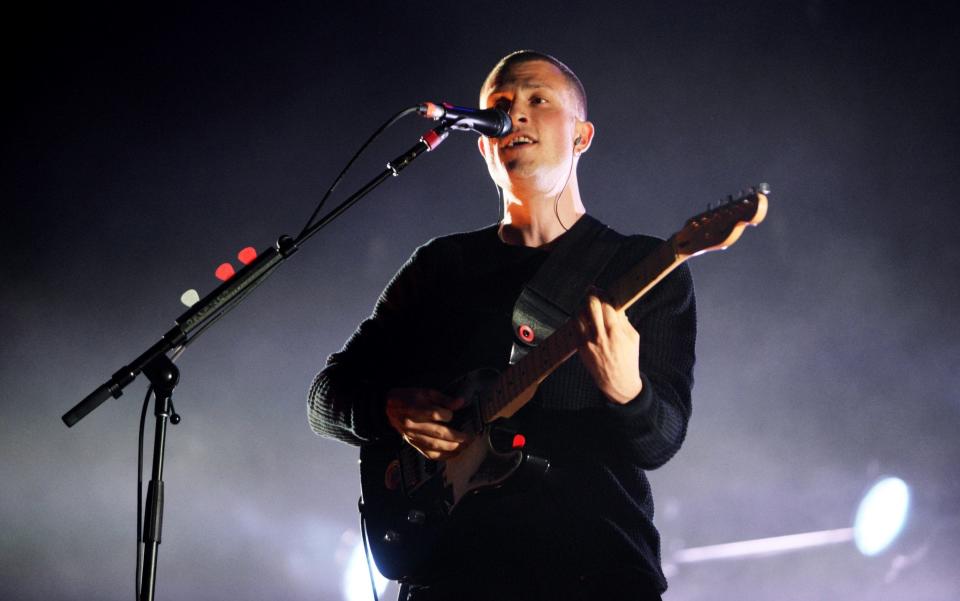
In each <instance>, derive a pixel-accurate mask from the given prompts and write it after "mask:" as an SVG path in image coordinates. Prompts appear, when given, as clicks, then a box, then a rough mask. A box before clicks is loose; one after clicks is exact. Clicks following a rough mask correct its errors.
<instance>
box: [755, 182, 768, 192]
mask: <svg viewBox="0 0 960 601" xmlns="http://www.w3.org/2000/svg"><path fill="white" fill-rule="evenodd" d="M757 192H759V193H760V194H770V184H768V183H760V184H757Z"/></svg>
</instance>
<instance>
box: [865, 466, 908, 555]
mask: <svg viewBox="0 0 960 601" xmlns="http://www.w3.org/2000/svg"><path fill="white" fill-rule="evenodd" d="M909 510H910V489H909V487H907V484H906V482H904V481H903V480H901V479H900V478H884V479H882V480H880V481H879V482H877V483H876V484H874V485H873V486H872V487H870V490H868V491H867V494H866V495H864V497H863V500H862V501H860V506H859V507H858V508H857V516H856V518H855V520H854V523H853V540H854V542H855V543H856V545H857V549H859V550H860V552H861V553H863V554H864V555H868V556H872V555H877V554H879V553H881V552H883V550H884V549H886V548H887V547H889V546H890V544H891V543H893V541H894V540H896V538H897V536H899V535H900V532H901V531H902V530H903V527H904V525H905V524H906V521H907V514H908V513H909Z"/></svg>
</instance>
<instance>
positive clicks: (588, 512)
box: [308, 220, 696, 590]
mask: <svg viewBox="0 0 960 601" xmlns="http://www.w3.org/2000/svg"><path fill="white" fill-rule="evenodd" d="M581 221H582V220H581ZM578 224H579V222H578ZM574 227H577V226H576V225H575V226H574ZM658 242H659V241H658V240H657V239H655V238H651V237H647V236H631V237H629V238H627V239H626V240H625V242H624V243H623V245H622V246H621V248H620V249H619V251H618V252H617V253H616V254H615V255H614V257H613V259H612V260H611V261H610V262H609V264H608V265H607V267H606V269H605V270H604V272H603V273H602V274H601V276H600V277H599V278H598V280H597V283H598V284H599V286H600V287H601V288H602V287H603V286H604V284H608V283H611V282H613V281H615V280H616V278H617V277H618V276H619V275H620V274H622V273H623V272H625V271H626V270H627V269H629V268H630V267H632V266H633V265H635V264H636V263H637V262H639V260H640V259H641V258H642V257H644V256H645V255H646V254H647V253H649V252H650V251H651V250H652V249H653V248H655V247H656V245H657V244H658ZM547 255H548V251H545V250H542V249H536V248H527V247H523V246H512V245H508V244H504V243H503V242H501V240H500V239H499V237H498V235H497V228H496V226H490V227H487V228H484V229H481V230H477V231H474V232H469V233H464V234H454V235H451V236H446V237H442V238H437V239H434V240H431V241H430V242H428V243H427V244H425V245H424V246H422V247H420V248H418V249H417V250H416V252H415V253H414V254H413V256H412V257H411V258H410V259H409V260H408V261H407V263H406V264H405V265H404V266H403V267H402V268H401V269H400V271H399V272H398V273H397V274H396V276H394V278H393V280H392V281H391V282H390V284H389V285H388V286H387V288H386V289H385V290H384V292H383V294H382V295H381V296H380V299H379V301H378V302H377V305H376V308H375V309H374V311H373V314H372V315H371V317H370V318H368V319H366V320H364V321H363V323H361V324H360V326H359V328H358V329H357V331H356V332H355V333H354V334H353V336H351V338H350V339H349V340H348V341H347V343H346V345H345V346H344V348H343V349H342V350H341V351H339V352H337V353H334V354H333V355H331V356H330V358H329V359H328V361H327V365H326V367H325V368H324V369H323V371H321V372H320V373H319V374H318V375H317V377H316V379H315V380H314V383H313V386H312V387H311V389H310V393H309V399H308V414H309V420H310V425H311V427H312V428H313V430H314V431H315V432H317V433H318V434H322V435H324V436H329V437H332V438H336V439H338V440H342V441H345V442H348V443H350V444H354V445H361V444H364V443H366V442H371V441H379V440H383V439H384V438H385V437H395V436H397V433H396V432H395V431H394V430H393V429H392V428H391V427H390V425H389V423H388V422H387V418H386V412H385V393H386V392H387V391H388V390H389V389H391V388H396V387H407V386H417V387H429V388H437V389H443V388H444V387H445V385H446V384H447V383H449V382H450V381H451V380H453V379H454V378H456V377H457V376H459V375H462V374H464V373H466V372H468V371H471V370H473V369H477V368H483V367H493V368H496V369H503V368H504V367H506V365H507V363H508V359H509V354H510V347H511V344H512V342H513V338H512V337H513V333H512V331H511V330H512V328H511V314H512V309H513V304H514V302H515V300H516V298H517V296H518V295H519V293H520V291H521V290H522V288H523V285H524V284H525V283H526V282H527V281H528V280H529V279H530V278H532V276H533V275H534V274H535V273H536V271H537V269H538V268H539V267H540V265H541V264H542V263H543V261H544V259H545V258H546V257H547ZM627 313H628V316H629V318H630V321H631V323H633V325H634V327H636V328H637V330H638V331H639V332H640V359H639V360H640V370H641V377H642V379H643V391H642V392H641V393H640V395H639V396H638V397H637V398H635V399H634V400H632V401H630V402H629V403H627V404H626V405H618V404H615V403H612V402H610V401H608V400H607V399H606V398H605V397H604V396H603V395H602V393H601V392H600V391H599V389H598V388H597V387H596V385H595V384H594V382H593V379H592V377H591V376H590V375H589V373H588V372H587V370H586V368H585V367H584V366H583V364H582V362H581V361H580V359H579V356H578V355H574V356H573V357H572V358H571V359H569V360H568V361H567V362H566V363H564V364H563V365H562V366H561V367H560V368H559V369H558V370H557V371H556V372H554V373H553V374H552V375H551V376H550V377H549V378H547V380H546V381H544V382H543V384H542V385H541V386H540V388H539V390H538V392H537V395H536V396H535V397H534V399H533V400H532V401H531V402H530V403H529V404H528V405H527V406H526V407H524V408H523V409H521V410H520V411H519V412H518V413H517V414H516V415H515V416H514V418H513V420H514V421H515V422H516V424H517V426H518V428H519V429H520V431H521V432H523V434H524V435H525V437H526V440H527V445H526V450H528V451H530V452H534V453H535V454H537V455H540V456H543V457H546V458H548V459H549V460H550V462H551V469H550V472H549V473H548V475H547V476H546V477H545V478H544V479H543V481H542V482H539V483H537V484H536V485H534V486H530V487H528V489H527V490H525V491H523V492H520V493H516V492H515V493H511V494H502V495H500V494H496V493H494V494H490V495H487V496H485V497H483V498H478V499H477V502H475V503H471V504H465V506H463V507H462V508H459V507H458V510H457V511H458V512H463V513H468V514H469V515H467V516H466V519H463V520H460V523H462V524H467V526H465V527H464V528H465V529H464V531H463V532H462V533H461V534H460V536H459V540H461V541H462V543H461V544H460V545H458V546H457V547H456V548H452V549H448V550H438V553H437V555H438V558H441V559H439V560H440V561H442V560H443V559H442V558H451V557H454V558H455V559H454V560H452V561H451V562H450V565H449V566H448V569H449V571H450V572H451V573H458V572H459V573H461V574H460V575H459V576H458V577H463V575H466V577H470V575H471V574H475V575H480V574H485V575H486V576H484V577H489V568H490V567H491V565H493V564H502V565H503V566H510V567H511V569H512V571H514V572H516V573H527V574H534V573H537V574H539V575H540V576H538V577H542V576H544V575H547V576H549V575H550V574H551V572H553V573H556V574H570V573H579V574H590V573H595V572H604V571H615V570H619V571H623V570H627V571H631V572H636V573H639V574H641V575H642V576H643V578H644V579H645V580H646V581H647V582H649V583H650V585H651V587H652V588H655V589H658V590H663V589H665V588H666V581H665V579H664V577H663V574H662V571H661V569H660V548H659V547H660V544H659V535H658V533H657V530H656V528H655V527H654V525H653V499H652V496H651V492H650V485H649V482H648V481H647V478H646V475H645V473H644V471H645V470H649V469H654V468H657V467H659V466H660V465H662V464H663V463H665V462H666V461H667V460H668V459H670V457H672V456H673V454H674V453H676V452H677V450H678V449H679V447H680V444H681V443H682V442H683V438H684V435H685V433H686V426H687V420H688V419H689V416H690V389H691V387H692V385H693V364H694V342H695V338H696V315H695V305H694V296H693V283H692V279H691V277H690V272H689V270H688V269H687V268H686V267H685V266H683V265H682V266H680V267H679V268H678V269H677V270H675V271H674V272H673V273H671V274H670V275H669V276H668V277H667V278H665V279H664V280H663V281H662V282H660V284H658V285H657V286H656V287H655V288H654V289H653V290H652V291H650V292H649V293H648V294H647V295H646V296H644V297H643V298H642V299H640V301H638V302H637V303H636V304H635V305H634V306H633V307H631V308H630V309H629V310H628V312H627ZM494 567H495V566H494ZM571 571H572V572H571ZM514 577H515V576H514Z"/></svg>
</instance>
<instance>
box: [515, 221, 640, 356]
mask: <svg viewBox="0 0 960 601" xmlns="http://www.w3.org/2000/svg"><path fill="white" fill-rule="evenodd" d="M623 239H624V237H623V236H621V235H620V234H618V233H617V232H615V231H613V230H612V229H610V228H609V227H607V226H606V225H604V224H603V223H600V222H599V221H597V220H596V219H594V218H593V217H591V216H589V215H584V216H583V217H581V218H580V219H579V220H578V221H577V223H576V224H574V226H573V227H572V228H570V230H569V231H567V232H566V233H565V234H563V236H561V237H560V238H559V239H558V240H557V244H556V245H555V246H554V248H553V250H551V251H550V255H549V256H548V257H547V260H546V261H544V263H543V265H542V266H541V267H540V269H539V270H538V271H537V273H536V275H534V276H533V278H532V279H531V280H530V281H529V282H527V285H526V286H525V287H524V288H523V291H522V292H521V293H520V296H519V298H517V302H516V303H515V304H514V306H513V334H514V342H513V348H512V349H511V351H510V363H511V364H512V363H516V362H517V361H519V360H520V358H521V357H523V356H524V355H525V354H526V353H527V350H528V349H529V348H532V347H535V346H537V344H538V343H539V342H540V341H541V340H543V339H545V338H547V337H548V336H550V335H551V334H553V332H554V331H555V330H556V329H557V328H558V327H559V326H560V325H561V324H562V323H563V322H565V321H566V320H567V319H569V318H570V316H571V315H573V313H574V312H575V311H576V310H577V308H578V307H579V306H580V305H581V304H582V303H583V299H584V298H585V297H586V295H587V290H588V289H589V288H590V285H591V284H592V283H593V282H594V280H596V278H597V276H598V275H600V273H601V272H602V271H603V268H604V267H606V265H607V263H608V262H609V261H610V259H611V258H613V255H614V254H615V253H616V252H617V250H618V249H619V248H620V244H621V242H622V240H623Z"/></svg>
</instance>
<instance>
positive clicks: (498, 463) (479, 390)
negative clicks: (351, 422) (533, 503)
mask: <svg viewBox="0 0 960 601" xmlns="http://www.w3.org/2000/svg"><path fill="white" fill-rule="evenodd" d="M498 375H499V374H497V372H495V371H493V370H480V371H477V372H472V373H470V374H468V375H467V376H466V377H464V378H463V379H461V380H459V381H458V382H457V383H456V384H455V385H454V386H453V390H454V392H452V393H450V394H451V396H460V397H462V398H464V399H465V400H466V403H465V405H464V407H463V408H462V409H460V410H459V411H457V413H456V414H455V416H454V419H453V421H452V422H451V426H452V427H454V428H455V429H457V430H460V431H461V432H466V433H468V434H471V435H472V440H471V441H470V443H469V444H467V446H465V447H464V448H463V450H462V451H461V452H460V453H459V454H457V456H456V457H455V458H453V459H451V460H449V461H431V460H429V459H427V458H425V457H424V456H423V455H421V454H420V453H419V452H418V451H417V450H416V449H414V448H413V447H411V446H410V445H408V444H406V443H405V442H402V441H393V442H388V443H377V444H370V445H364V446H363V447H361V449H360V488H361V492H362V497H363V498H362V500H361V504H362V505H361V512H362V514H363V517H364V520H365V523H366V528H367V536H368V539H369V541H370V547H371V549H372V551H373V556H374V558H375V559H376V564H377V568H378V569H379V570H380V573H381V574H383V575H384V576H386V577H387V578H390V579H394V580H402V581H404V582H415V583H421V582H429V581H430V580H431V579H432V576H433V575H434V574H433V573H432V571H431V568H433V567H434V566H436V564H437V563H438V562H437V561H435V560H434V559H433V558H432V553H433V552H434V550H436V549H438V548H444V544H443V543H444V538H443V537H444V536H447V535H450V534H451V533H452V532H455V531H456V525H455V524H452V523H451V521H453V520H456V517H457V516H456V512H455V509H456V508H457V507H458V505H459V504H460V503H461V502H463V501H465V500H467V499H468V498H470V497H473V496H475V495H478V494H482V491H484V490H489V489H495V488H499V487H500V486H502V485H503V484H504V483H505V482H506V481H507V480H508V479H509V478H511V477H512V476H514V475H515V474H516V473H517V472H518V471H521V470H522V471H524V472H529V474H530V475H533V474H543V473H545V472H546V471H547V469H549V465H550V464H549V462H547V461H544V460H542V459H539V458H537V457H534V456H532V455H528V454H526V453H525V452H524V451H523V449H522V448H513V446H514V443H515V439H514V436H515V434H516V433H515V432H514V431H513V429H512V428H511V426H510V424H509V421H508V420H503V419H500V420H496V421H494V422H492V423H489V424H484V423H483V421H482V420H481V419H480V417H479V414H478V408H479V407H480V406H481V403H482V402H483V400H484V397H485V395H486V394H488V391H489V389H490V385H491V383H492V382H494V381H495V380H496V378H497V377H498ZM521 447H522V445H521ZM525 477H526V476H524V477H521V479H523V478H525Z"/></svg>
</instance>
